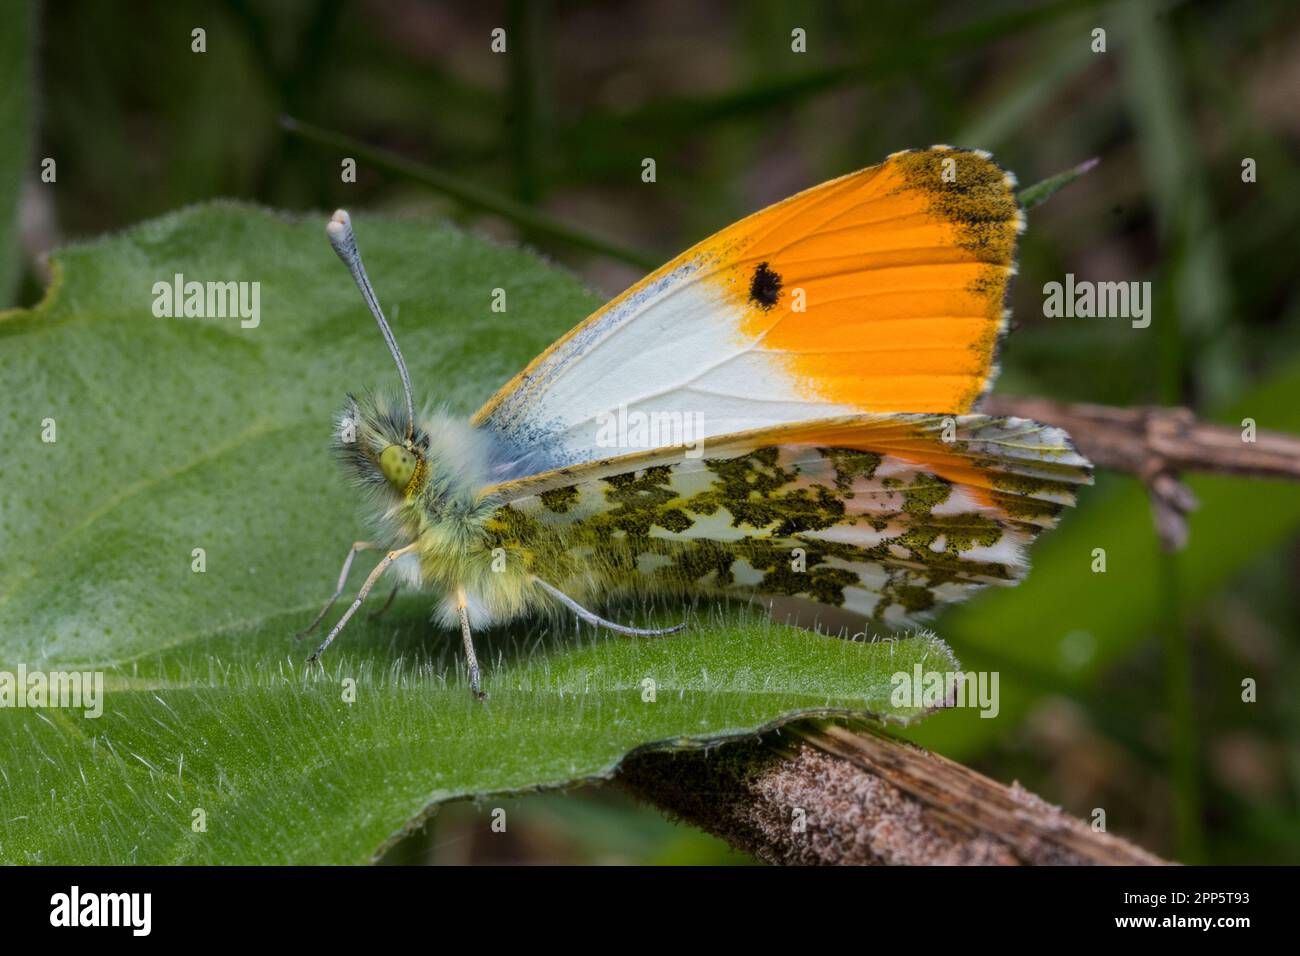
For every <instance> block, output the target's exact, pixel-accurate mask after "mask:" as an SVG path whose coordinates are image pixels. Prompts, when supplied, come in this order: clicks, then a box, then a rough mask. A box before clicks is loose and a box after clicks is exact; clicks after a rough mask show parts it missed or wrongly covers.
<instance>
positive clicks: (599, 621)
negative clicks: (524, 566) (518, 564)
mask: <svg viewBox="0 0 1300 956" xmlns="http://www.w3.org/2000/svg"><path fill="white" fill-rule="evenodd" d="M533 583H534V584H536V585H538V586H539V587H541V589H542V590H543V591H545V592H546V593H547V594H549V595H550V596H551V597H553V598H555V600H557V601H559V602H560V603H561V604H563V605H564V606H565V607H567V608H568V609H569V610H570V611H572V612H573V613H574V614H576V615H578V617H580V618H582V619H583V620H584V621H586V622H587V623H588V624H595V625H597V626H598V627H607V628H609V629H610V630H611V631H617V632H618V633H619V634H632V635H635V636H637V637H657V636H658V635H660V634H676V633H677V632H678V631H683V630H685V629H686V625H685V624H678V625H677V626H676V627H653V628H652V627H628V626H627V625H625V624H615V623H614V622H613V621H607V620H605V619H604V618H603V617H601V616H600V615H599V614H597V613H595V612H594V611H588V610H587V609H586V608H585V607H583V606H582V605H581V604H579V603H578V602H577V601H575V600H574V599H573V598H571V597H569V596H568V595H567V594H565V593H564V592H563V591H561V590H560V589H559V588H557V587H555V586H554V585H551V584H547V583H546V582H545V581H543V580H542V579H541V578H538V577H534V578H533Z"/></svg>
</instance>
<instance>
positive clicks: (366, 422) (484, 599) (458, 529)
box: [334, 393, 545, 627]
mask: <svg viewBox="0 0 1300 956" xmlns="http://www.w3.org/2000/svg"><path fill="white" fill-rule="evenodd" d="M407 431H408V423H407V421H406V408H405V406H404V403H402V402H400V401H398V400H396V399H395V398H394V397H393V396H389V395H382V394H377V393H366V394H363V395H361V396H359V397H355V398H354V397H349V401H348V405H347V406H346V407H345V408H344V409H343V411H342V412H341V413H340V414H339V417H338V421H337V426H336V429H335V435H334V447H335V451H336V453H337V454H338V457H339V459H340V461H341V463H342V465H343V468H344V471H345V472H346V473H347V475H348V477H349V478H350V479H351V480H352V482H353V484H355V485H356V486H357V487H358V488H360V489H361V490H362V491H363V492H364V494H365V497H366V499H367V504H368V506H369V519H370V525H371V527H372V528H373V529H374V532H375V534H376V536H377V538H378V540H379V541H381V542H382V543H384V544H385V545H386V546H388V547H401V546H403V545H406V544H409V543H411V542H412V541H418V542H419V545H420V546H419V549H418V556H419V560H418V562H416V561H408V560H403V561H401V562H399V563H398V564H397V565H396V567H395V569H394V570H395V571H397V572H398V573H399V574H401V575H402V577H403V580H404V583H405V584H406V585H407V586H409V587H415V588H417V589H420V590H428V591H432V592H434V593H436V594H439V595H440V596H441V600H440V601H439V602H438V604H437V605H436V606H435V609H434V618H435V620H438V621H440V622H442V623H443V624H446V625H448V626H451V625H454V624H456V622H457V620H458V611H457V607H456V595H457V592H458V589H464V592H465V596H466V599H467V603H468V606H469V612H470V622H471V624H473V625H474V626H475V627H482V626H485V625H488V624H492V623H495V622H500V621H505V620H509V619H511V618H514V617H517V616H519V615H520V614H522V613H524V612H526V611H528V610H530V609H531V608H533V607H535V606H537V605H538V604H541V603H545V599H544V597H543V595H541V593H540V592H539V591H538V590H537V589H536V588H535V587H534V586H533V585H532V584H531V583H530V579H529V575H528V574H527V572H526V571H525V570H524V568H523V567H522V564H521V563H520V562H518V561H503V560H501V559H500V555H497V556H495V559H494V554H493V551H492V548H491V547H490V546H489V544H488V538H487V534H486V531H485V525H486V523H487V521H488V520H489V519H490V518H491V517H492V514H493V512H494V511H495V510H496V508H497V507H498V506H499V502H497V501H496V500H495V499H493V498H492V497H491V496H490V495H487V494H485V492H484V490H485V488H486V487H487V486H488V484H489V478H488V475H489V468H490V462H491V460H492V457H493V449H492V448H491V446H490V444H489V441H490V439H489V438H488V436H486V435H484V434H483V433H482V432H480V431H478V430H477V429H474V428H472V427H471V426H470V425H469V424H468V423H467V422H465V421H463V420H461V419H458V418H455V417H453V416H451V415H448V414H447V413H445V412H442V411H430V412H425V413H424V414H422V415H418V416H417V419H416V421H415V423H414V428H413V429H412V434H411V439H410V440H409V441H408V440H407V438H406V435H407Z"/></svg>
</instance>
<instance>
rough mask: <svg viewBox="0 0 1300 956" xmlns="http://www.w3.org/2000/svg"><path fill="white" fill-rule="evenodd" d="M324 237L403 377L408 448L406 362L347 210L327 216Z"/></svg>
mask: <svg viewBox="0 0 1300 956" xmlns="http://www.w3.org/2000/svg"><path fill="white" fill-rule="evenodd" d="M325 234H326V235H327V236H329V239H330V245H331V246H333V247H334V251H335V252H336V253H338V257H339V258H340V259H342V260H343V264H344V265H345V266H347V267H348V271H349V272H351V273H352V279H353V281H354V282H356V284H357V288H358V289H360V290H361V297H362V298H363V299H365V300H366V305H368V306H369V307H370V314H371V315H373V316H374V317H375V321H376V322H378V323H379V331H380V332H382V333H384V341H385V342H387V343H388V351H390V352H392V353H393V361H394V362H396V363H397V374H398V375H400V376H401V377H402V389H403V391H405V392H406V443H407V445H408V446H409V445H410V444H411V439H412V438H413V437H414V436H415V402H414V401H413V400H412V398H411V377H410V376H409V375H407V374H406V359H404V358H402V350H401V349H399V348H398V347H397V339H395V338H394V337H393V330H392V329H390V328H389V327H388V321H387V320H386V319H385V318H384V313H383V310H382V309H380V308H379V299H378V298H377V297H376V296H375V289H374V287H373V286H372V285H371V284H370V277H369V276H367V275H366V267H365V265H364V264H362V262H361V253H360V252H359V251H358V250H357V240H356V236H354V235H353V234H352V218H351V217H350V216H349V215H348V214H347V211H346V210H343V209H339V210H338V211H336V212H335V213H334V215H333V216H331V217H330V221H329V224H328V225H326V226H325Z"/></svg>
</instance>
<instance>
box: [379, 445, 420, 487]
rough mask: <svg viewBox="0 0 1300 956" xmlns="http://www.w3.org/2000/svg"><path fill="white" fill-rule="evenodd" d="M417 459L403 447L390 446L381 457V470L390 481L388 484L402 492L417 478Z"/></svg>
mask: <svg viewBox="0 0 1300 956" xmlns="http://www.w3.org/2000/svg"><path fill="white" fill-rule="evenodd" d="M416 463H417V459H416V457H415V454H414V452H410V451H408V450H407V449H405V448H403V447H402V446H401V445H389V446H388V447H387V448H385V449H384V450H383V452H382V453H381V454H380V456H379V468H380V470H381V471H382V472H383V473H384V477H385V478H387V479H388V483H389V484H390V485H392V486H393V487H394V488H396V489H397V490H398V491H402V490H404V489H405V488H406V486H407V485H409V484H410V483H411V479H412V478H413V477H414V476H415V466H416Z"/></svg>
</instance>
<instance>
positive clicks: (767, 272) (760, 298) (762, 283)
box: [749, 262, 781, 309]
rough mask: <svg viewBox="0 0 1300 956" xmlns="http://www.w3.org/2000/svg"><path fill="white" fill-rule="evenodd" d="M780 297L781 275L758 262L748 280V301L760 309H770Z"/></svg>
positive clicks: (765, 264) (763, 263) (764, 263)
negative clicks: (751, 276)
mask: <svg viewBox="0 0 1300 956" xmlns="http://www.w3.org/2000/svg"><path fill="white" fill-rule="evenodd" d="M780 297H781V277H780V276H779V275H777V274H776V273H775V272H773V271H772V270H771V269H769V268H768V266H767V263H766V262H760V263H759V264H758V268H756V269H755V270H754V278H752V279H750V280H749V301H750V302H753V303H754V304H755V305H757V306H758V307H759V308H761V309H770V308H772V306H774V305H776V300H777V299H779V298H780Z"/></svg>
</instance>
